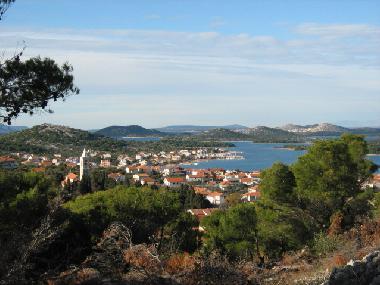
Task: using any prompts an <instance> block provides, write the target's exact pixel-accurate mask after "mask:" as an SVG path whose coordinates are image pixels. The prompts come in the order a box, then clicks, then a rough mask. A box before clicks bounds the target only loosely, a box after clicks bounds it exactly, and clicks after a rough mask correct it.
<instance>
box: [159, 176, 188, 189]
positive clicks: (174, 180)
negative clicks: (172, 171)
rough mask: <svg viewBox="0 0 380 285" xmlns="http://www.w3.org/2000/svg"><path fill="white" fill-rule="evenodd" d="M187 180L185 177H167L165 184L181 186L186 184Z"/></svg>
mask: <svg viewBox="0 0 380 285" xmlns="http://www.w3.org/2000/svg"><path fill="white" fill-rule="evenodd" d="M185 182H186V180H185V178H183V177H165V179H164V185H165V186H168V187H179V186H181V185H183V184H185Z"/></svg>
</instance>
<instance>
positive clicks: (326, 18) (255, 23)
mask: <svg viewBox="0 0 380 285" xmlns="http://www.w3.org/2000/svg"><path fill="white" fill-rule="evenodd" d="M379 11H380V1H349V0H345V1H343V0H339V1H333V0H329V1H322V0H319V1H313V0H297V1H291V0H288V1H280V0H278V1H275V0H268V1H263V0H261V1H258V0H257V1H253V0H251V1H221V0H219V1H207V0H203V1H190V0H188V1H185V0H183V1H174V0H173V1H160V0H155V1H153V0H151V1H147V0H146V1H141V0H139V1H121V0H120V1H116V0H114V1H97V0H92V1H87V0H82V1H74V0H66V1H60V0H24V1H22V0H17V1H16V3H15V4H14V5H13V6H12V7H11V8H10V9H9V11H8V12H7V14H6V17H5V18H4V20H3V21H2V22H1V23H0V50H4V51H5V53H6V54H8V55H9V54H12V53H13V52H14V50H15V49H17V48H18V47H20V46H21V45H22V42H23V41H25V42H26V45H27V53H26V56H35V55H41V56H49V57H52V58H54V59H56V60H57V61H58V62H60V63H62V62H65V61H69V62H70V63H71V64H72V65H73V66H74V75H75V78H76V83H77V85H78V86H79V87H80V88H81V94H80V95H79V96H73V97H70V98H68V99H67V101H66V102H64V103H54V104H52V105H51V107H52V108H53V110H54V111H55V113H54V114H52V115H51V114H41V115H39V116H33V117H29V116H22V117H20V118H19V119H18V120H17V121H16V122H15V124H17V125H28V126H30V125H35V124H39V123H43V122H51V123H57V124H65V125H70V126H73V127H79V128H85V129H89V128H99V127H104V126H107V125H113V124H118V125H128V124H141V125H143V126H146V127H159V126H163V125H169V124H207V125H211V124H213V125H214V124H215V125H223V124H231V123H240V124H245V125H248V126H255V125H269V126H279V125H283V124H286V123H289V122H292V123H300V124H309V123H315V122H332V123H338V124H343V125H346V126H362V125H371V126H380V104H379V102H380V13H379Z"/></svg>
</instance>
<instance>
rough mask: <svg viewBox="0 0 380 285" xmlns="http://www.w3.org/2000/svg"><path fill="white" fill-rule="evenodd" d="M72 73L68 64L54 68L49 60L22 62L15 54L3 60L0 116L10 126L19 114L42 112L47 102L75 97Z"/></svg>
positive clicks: (37, 58)
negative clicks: (13, 56)
mask: <svg viewBox="0 0 380 285" xmlns="http://www.w3.org/2000/svg"><path fill="white" fill-rule="evenodd" d="M72 71H73V68H72V67H71V66H70V65H69V64H67V63H65V64H64V65H62V66H58V65H57V64H56V63H55V62H54V60H52V59H49V58H44V59H41V58H40V57H36V58H31V59H28V60H26V61H24V62H23V61H21V60H20V55H17V56H16V57H15V58H12V59H8V60H6V61H5V62H4V63H2V64H1V65H0V90H1V97H0V110H1V111H2V112H1V113H0V117H2V118H3V121H4V122H7V123H8V124H9V125H10V124H11V120H12V119H14V118H16V117H18V115H19V114H20V113H29V114H30V115H33V114H34V113H35V112H36V110H45V109H46V108H47V106H48V102H49V101H50V100H54V101H57V100H58V99H60V98H61V99H64V98H66V97H67V96H69V95H71V94H79V89H78V88H77V87H75V86H74V83H73V80H74V77H73V75H72ZM47 111H48V112H52V111H51V110H50V109H47Z"/></svg>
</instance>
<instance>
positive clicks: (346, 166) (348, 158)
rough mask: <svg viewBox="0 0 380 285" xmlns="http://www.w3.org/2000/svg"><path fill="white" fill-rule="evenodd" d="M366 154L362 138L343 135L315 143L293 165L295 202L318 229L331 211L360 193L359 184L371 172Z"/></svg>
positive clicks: (326, 222)
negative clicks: (307, 214) (317, 223)
mask: <svg viewBox="0 0 380 285" xmlns="http://www.w3.org/2000/svg"><path fill="white" fill-rule="evenodd" d="M365 154H366V143H365V141H364V139H363V138H362V137H360V136H354V135H344V136H342V137H341V138H340V139H336V140H324V141H318V142H316V143H314V144H313V145H312V146H311V147H310V148H309V151H308V153H307V154H305V155H303V156H302V157H300V158H299V159H298V161H297V162H296V163H295V164H294V165H293V167H292V170H293V173H294V176H295V178H296V195H297V198H298V203H299V205H300V206H301V208H303V209H307V210H308V212H309V213H310V214H311V215H312V216H313V217H314V218H315V219H316V220H317V221H318V222H319V225H320V226H322V227H323V226H326V225H327V224H328V223H329V220H330V217H331V216H332V214H333V213H334V212H336V211H339V210H342V209H343V208H344V207H345V204H346V202H347V201H348V200H349V199H350V198H355V197H356V196H357V195H358V194H359V193H361V183H362V182H363V181H364V180H365V179H367V178H368V177H370V175H371V172H372V171H373V167H371V163H370V162H368V160H367V159H366V158H365Z"/></svg>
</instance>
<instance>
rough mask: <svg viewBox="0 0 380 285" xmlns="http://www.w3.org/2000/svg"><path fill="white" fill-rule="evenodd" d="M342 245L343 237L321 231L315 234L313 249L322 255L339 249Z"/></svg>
mask: <svg viewBox="0 0 380 285" xmlns="http://www.w3.org/2000/svg"><path fill="white" fill-rule="evenodd" d="M341 245H342V239H341V237H340V236H338V235H326V234H325V233H323V232H319V233H317V234H316V235H315V236H314V239H313V243H312V246H313V247H312V250H313V251H314V252H315V253H316V254H318V255H322V256H326V255H327V254H329V253H331V252H333V251H334V250H337V249H338V248H339V247H340V246H341Z"/></svg>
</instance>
